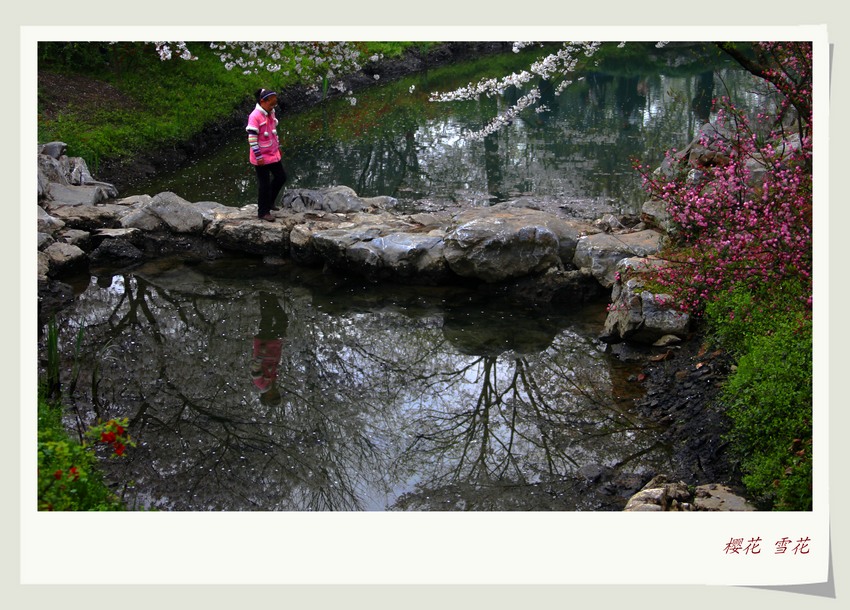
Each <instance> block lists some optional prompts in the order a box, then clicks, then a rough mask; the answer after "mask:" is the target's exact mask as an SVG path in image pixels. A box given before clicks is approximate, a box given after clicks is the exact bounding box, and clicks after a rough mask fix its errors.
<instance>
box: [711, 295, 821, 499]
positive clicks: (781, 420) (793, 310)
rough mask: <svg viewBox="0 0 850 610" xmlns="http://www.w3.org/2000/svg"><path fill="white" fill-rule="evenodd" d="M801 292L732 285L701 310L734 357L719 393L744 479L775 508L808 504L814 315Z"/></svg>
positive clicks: (718, 338) (810, 487)
mask: <svg viewBox="0 0 850 610" xmlns="http://www.w3.org/2000/svg"><path fill="white" fill-rule="evenodd" d="M802 293H804V291H803V289H802V287H799V289H798V287H796V286H794V285H790V284H785V285H781V286H776V287H774V290H773V291H772V292H768V291H767V290H759V291H753V290H748V289H746V288H743V287H738V288H736V289H735V290H733V291H732V292H730V293H728V294H726V295H724V296H722V297H720V298H719V299H718V300H716V301H715V302H713V303H711V304H709V305H708V306H707V309H706V319H707V322H708V325H709V329H710V331H711V332H712V333H713V335H714V337H715V338H716V339H717V341H718V342H719V343H720V344H721V345H722V346H724V347H725V348H726V349H728V350H729V351H730V352H731V353H733V354H734V355H735V356H736V357H737V368H736V369H735V370H734V372H733V373H732V375H731V376H730V377H729V379H728V380H727V382H726V387H725V388H724V392H723V396H722V400H723V402H724V404H726V405H727V406H728V414H729V416H730V418H731V419H732V429H731V431H730V433H729V440H730V441H731V442H732V446H733V448H734V451H735V453H736V454H737V455H738V457H739V458H740V462H741V468H742V471H743V473H744V477H743V481H744V484H745V485H746V486H747V489H748V490H749V491H750V493H752V494H753V496H754V498H755V499H756V500H757V501H758V502H759V503H760V504H762V505H763V506H765V507H770V508H773V509H776V510H811V508H812V320H811V315H810V311H809V310H808V307H806V306H805V305H802V304H801V299H799V298H798V297H799V296H800V294H802Z"/></svg>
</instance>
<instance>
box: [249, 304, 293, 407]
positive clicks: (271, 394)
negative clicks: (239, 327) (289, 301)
mask: <svg viewBox="0 0 850 610" xmlns="http://www.w3.org/2000/svg"><path fill="white" fill-rule="evenodd" d="M258 299H259V301H260V328H259V330H258V331H257V334H256V336H255V337H254V349H253V358H252V361H251V377H252V378H253V381H254V385H255V386H256V387H257V389H259V391H260V402H261V403H262V404H264V405H268V406H273V405H277V404H279V403H280V390H279V389H278V387H277V376H278V367H279V366H280V354H281V350H282V348H283V341H284V339H285V337H286V330H287V328H288V327H289V318H288V317H287V316H286V313H285V312H284V311H283V308H282V307H281V306H280V302H279V301H278V299H277V297H276V296H274V295H273V294H271V293H268V292H266V291H260V294H259V295H258Z"/></svg>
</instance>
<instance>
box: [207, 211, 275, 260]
mask: <svg viewBox="0 0 850 610" xmlns="http://www.w3.org/2000/svg"><path fill="white" fill-rule="evenodd" d="M289 232H290V229H289V228H287V226H286V225H285V224H284V223H282V222H266V221H264V220H259V219H258V218H257V217H256V216H255V215H251V214H250V212H247V213H243V214H242V215H236V216H232V217H226V218H222V219H219V220H216V221H214V222H212V223H210V224H209V225H208V226H207V228H206V229H205V231H204V235H207V236H208V237H212V238H213V239H214V240H215V242H216V244H218V246H219V247H221V248H222V249H224V250H231V251H237V252H247V253H249V254H261V255H266V254H268V255H274V256H285V255H286V254H287V253H288V252H289Z"/></svg>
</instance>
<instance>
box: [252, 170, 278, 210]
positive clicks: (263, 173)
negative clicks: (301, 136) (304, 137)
mask: <svg viewBox="0 0 850 610" xmlns="http://www.w3.org/2000/svg"><path fill="white" fill-rule="evenodd" d="M254 167H255V168H256V169H257V185H258V187H259V188H258V191H257V208H258V209H257V216H260V217H262V216H265V215H266V214H268V213H269V212H271V210H272V207H274V202H275V199H277V195H278V193H280V189H282V188H283V185H284V184H285V183H286V171H285V170H284V169H283V163H282V162H280V161H276V162H275V163H269V164H267V165H255V166H254Z"/></svg>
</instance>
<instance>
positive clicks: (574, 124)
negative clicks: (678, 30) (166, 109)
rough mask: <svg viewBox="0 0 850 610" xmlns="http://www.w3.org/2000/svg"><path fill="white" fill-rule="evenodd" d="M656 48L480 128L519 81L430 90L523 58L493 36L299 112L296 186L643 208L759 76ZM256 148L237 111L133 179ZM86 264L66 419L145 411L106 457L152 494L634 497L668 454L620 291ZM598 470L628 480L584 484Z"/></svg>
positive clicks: (426, 505)
mask: <svg viewBox="0 0 850 610" xmlns="http://www.w3.org/2000/svg"><path fill="white" fill-rule="evenodd" d="M509 60H510V61H520V63H521V61H527V58H522V57H519V58H516V57H511V58H509ZM499 61H501V60H499ZM665 61H666V62H667V63H670V64H671V65H676V62H675V61H672V60H665ZM689 65H690V64H689ZM639 68H640V66H637V67H635V68H634V69H632V68H631V67H629V66H620V67H619V72H616V73H608V72H604V71H601V70H600V71H597V72H594V73H589V74H587V75H586V78H585V79H584V80H583V81H580V82H579V83H577V84H576V86H575V87H571V88H569V89H567V91H566V92H565V93H564V94H563V95H562V96H561V97H560V98H556V99H555V100H550V111H549V112H547V113H543V114H536V113H534V114H532V115H531V116H530V117H524V118H522V119H520V120H517V121H515V122H514V123H513V124H512V125H510V126H509V127H508V128H507V129H506V130H505V131H503V132H499V133H497V134H496V135H494V136H492V137H490V138H488V139H487V140H485V141H483V142H480V141H472V140H469V139H468V138H467V137H466V136H465V134H466V133H467V130H469V129H472V128H477V127H480V126H481V125H482V124H483V123H484V122H485V121H486V120H487V119H488V118H489V117H490V116H492V114H493V113H494V112H495V111H496V110H498V109H499V108H500V107H503V106H504V104H505V103H506V101H505V100H496V99H493V100H488V101H486V102H481V103H465V104H435V103H430V102H428V101H427V99H426V98H427V94H428V92H429V91H433V90H447V89H450V88H452V87H455V86H458V85H462V84H466V83H467V82H469V81H470V80H477V78H478V77H480V76H483V75H486V73H487V71H488V70H500V71H504V65H503V64H500V63H498V61H497V60H496V59H495V58H486V59H483V60H481V61H477V62H471V64H470V65H467V66H464V67H453V68H451V69H445V70H434V71H430V72H428V73H425V74H421V75H416V76H412V77H409V78H406V79H403V80H401V81H398V82H395V83H391V84H388V85H386V86H382V87H379V88H375V89H374V90H371V91H367V92H364V93H361V94H359V95H358V96H357V97H358V102H357V104H356V105H354V106H352V105H350V104H348V103H347V102H334V103H328V104H326V105H324V106H322V107H321V108H318V109H315V110H313V111H310V112H305V113H302V114H299V115H296V116H287V115H286V114H284V121H283V124H284V130H285V142H286V149H285V159H286V164H287V169H288V171H289V173H290V176H291V178H292V179H291V182H290V186H298V187H305V188H307V187H310V188H314V187H321V186H328V185H331V184H344V185H347V186H351V187H352V188H354V189H355V191H357V192H358V194H360V195H361V196H374V195H393V196H395V197H397V198H398V199H399V201H400V202H401V204H402V205H403V206H408V207H411V208H416V207H421V206H424V205H427V204H428V203H429V202H434V201H451V202H453V203H462V204H470V205H478V204H486V203H488V202H493V201H501V200H504V199H510V198H512V197H514V196H517V195H520V194H525V193H531V194H533V195H534V196H539V197H547V198H556V199H559V200H561V201H563V202H564V204H565V205H571V206H575V208H576V211H577V212H579V213H580V212H581V210H591V209H595V208H594V206H596V205H597V204H599V203H600V202H601V203H602V204H603V205H604V206H609V207H612V208H614V209H626V210H627V209H633V208H634V206H636V205H639V203H640V202H641V199H640V196H639V195H638V190H639V184H638V182H637V179H636V177H635V175H634V172H633V171H632V169H631V167H632V166H631V160H630V157H632V156H635V157H641V158H645V159H653V160H656V161H657V160H660V159H661V158H662V156H663V151H664V150H665V149H667V148H669V147H671V146H675V145H681V144H683V143H687V141H689V140H690V139H691V136H692V134H693V132H694V130H695V129H696V127H697V126H698V125H699V124H700V123H701V122H702V121H703V120H704V118H701V117H700V116H699V112H702V111H703V110H704V109H703V107H702V106H700V104H693V103H692V102H693V101H694V100H695V99H696V100H699V99H701V97H702V96H704V95H707V94H708V92H709V91H711V92H713V93H714V94H716V93H718V91H717V88H718V87H719V86H720V84H721V83H722V84H723V86H724V87H728V88H730V89H734V90H735V91H737V92H738V94H740V95H742V96H744V97H746V96H747V95H755V94H752V93H751V91H750V89H749V87H750V85H749V84H746V85H745V83H750V81H747V80H746V79H744V78H743V77H742V75H741V74H740V72H738V71H735V70H733V69H731V68H730V67H728V66H725V65H723V66H721V67H719V68H718V67H717V66H716V65H713V64H711V63H706V62H703V65H701V66H697V67H696V68H695V67H694V66H693V65H690V67H689V72H687V73H685V74H681V73H677V72H676V70H674V69H672V68H671V71H672V72H673V75H672V76H665V75H663V74H660V73H659V72H658V70H657V66H656V67H654V68H653V69H652V70H649V69H648V68H645V71H643V72H641V70H640V69H639ZM497 73H498V72H497ZM695 109H696V111H695ZM244 157H245V144H244V141H243V139H242V134H239V137H238V138H236V139H235V140H234V142H233V143H232V145H229V146H225V147H224V148H222V149H220V150H217V151H213V152H211V154H210V155H209V156H208V157H205V158H203V159H198V160H197V161H196V162H195V163H194V164H193V165H191V166H190V167H188V168H182V169H181V170H179V171H176V172H171V173H166V174H163V175H161V176H157V178H156V180H150V181H148V182H146V183H144V184H141V183H139V184H137V185H135V187H134V188H135V189H136V190H135V191H134V192H140V193H149V194H155V193H157V192H161V191H166V190H168V191H173V192H176V193H177V194H179V195H181V196H182V197H184V198H186V199H188V200H190V201H208V200H213V201H218V202H220V203H225V204H228V205H234V206H242V205H245V204H248V203H253V201H254V192H253V188H254V177H253V174H251V173H250V171H249V168H248V167H246V163H245V160H244ZM124 194H125V195H126V194H129V193H124ZM74 281H75V285H76V291H77V296H76V298H75V301H74V303H73V305H71V306H69V307H67V308H65V309H64V310H63V311H61V312H59V313H58V314H57V317H56V322H57V326H58V328H59V332H60V343H59V347H60V353H61V363H62V370H63V383H64V391H65V393H66V396H67V402H68V404H69V405H71V406H72V408H71V409H70V410H69V412H68V419H67V423H68V426H69V427H70V428H71V429H82V428H83V427H85V426H86V425H87V424H90V423H92V422H93V421H94V420H95V419H96V418H102V419H106V418H113V417H128V418H129V420H130V427H129V429H130V433H131V434H132V436H133V437H134V438H135V439H136V441H137V446H136V447H134V448H132V449H131V450H130V451H129V452H128V455H127V456H125V457H124V458H122V459H114V460H104V467H105V468H106V469H107V474H108V478H109V480H110V481H111V482H112V483H113V484H114V485H116V486H117V489H118V491H119V492H120V493H121V494H122V495H123V497H124V499H125V500H126V502H127V504H128V506H129V507H130V508H132V509H146V508H154V509H160V510H227V511H238V510H268V511H304V510H368V511H381V510H566V511H578V510H619V509H621V508H622V507H623V506H624V504H625V501H626V498H627V494H625V493H624V490H625V491H628V490H630V489H631V490H632V491H634V490H636V489H637V486H638V485H639V484H641V482H645V480H646V479H647V478H648V477H649V476H651V475H652V474H654V473H657V472H663V471H665V470H669V469H670V466H671V464H670V459H671V458H670V455H671V454H670V451H669V448H668V447H666V446H664V445H663V444H662V443H660V442H659V438H660V435H661V432H662V431H661V430H659V429H657V428H656V427H655V426H654V425H652V424H651V423H649V422H646V421H642V420H641V419H640V418H639V417H637V416H636V415H635V414H634V413H632V412H631V411H630V406H631V405H633V403H634V400H635V399H636V398H638V397H639V396H640V385H639V384H636V383H633V382H630V381H629V379H630V376H631V375H634V374H635V373H636V372H637V371H636V370H635V369H634V368H633V367H632V366H630V365H628V364H625V363H622V362H620V361H619V360H618V359H616V358H614V357H613V356H611V355H610V354H608V353H606V350H605V346H604V344H602V343H600V342H599V341H598V339H597V337H598V334H599V332H600V329H601V328H602V325H603V323H604V316H605V301H604V300H603V301H601V302H591V303H584V304H581V305H570V304H567V303H559V304H557V305H551V306H536V307H534V308H530V307H528V306H524V305H520V304H517V303H515V302H510V301H507V300H502V299H498V298H493V297H492V296H487V294H485V293H484V292H481V291H478V290H476V289H475V287H469V286H447V287H440V288H437V287H412V286H391V285H387V286H378V285H375V284H368V283H365V282H363V281H360V280H357V279H353V278H346V277H342V276H340V275H336V274H332V273H328V272H323V271H321V270H314V269H306V268H299V267H297V266H296V265H294V264H293V263H291V262H290V261H283V262H280V263H275V264H270V263H269V262H268V261H266V262H263V261H261V260H259V259H255V258H233V259H228V260H222V261H216V262H204V263H198V262H188V261H185V260H184V261H181V260H173V259H164V260H160V261H156V262H148V263H145V264H144V265H142V266H139V267H136V268H132V269H113V270H105V269H101V270H94V271H93V272H92V273H91V274H87V275H85V276H83V277H80V278H75V280H74ZM258 350H266V351H265V353H266V354H267V355H266V357H265V358H262V357H259V356H258ZM41 354H42V358H43V356H44V346H43V345H42V346H41ZM600 473H605V477H604V480H605V481H608V482H610V485H608V484H606V485H590V484H589V483H588V481H592V480H596V479H597V478H598V475H599V474H600Z"/></svg>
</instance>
